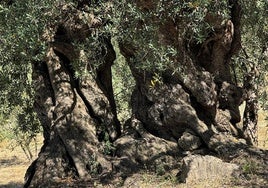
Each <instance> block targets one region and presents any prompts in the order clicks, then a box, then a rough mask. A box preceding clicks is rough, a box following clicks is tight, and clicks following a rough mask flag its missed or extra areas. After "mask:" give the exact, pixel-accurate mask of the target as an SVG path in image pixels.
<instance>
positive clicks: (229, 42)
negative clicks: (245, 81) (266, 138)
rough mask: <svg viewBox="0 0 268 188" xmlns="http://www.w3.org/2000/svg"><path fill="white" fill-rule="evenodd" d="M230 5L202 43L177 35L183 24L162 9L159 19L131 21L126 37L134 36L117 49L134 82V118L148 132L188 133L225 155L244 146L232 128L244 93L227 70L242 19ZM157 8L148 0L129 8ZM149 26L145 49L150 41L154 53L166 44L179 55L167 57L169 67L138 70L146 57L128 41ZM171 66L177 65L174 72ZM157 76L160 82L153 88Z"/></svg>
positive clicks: (236, 48)
mask: <svg viewBox="0 0 268 188" xmlns="http://www.w3.org/2000/svg"><path fill="white" fill-rule="evenodd" d="M162 3H163V2H162ZM229 3H230V6H231V10H230V11H231V16H232V18H231V19H230V20H228V21H225V23H224V24H223V25H221V24H216V25H214V28H215V30H214V33H212V34H211V35H209V36H208V38H207V39H206V40H205V41H204V42H203V43H202V44H201V45H200V44H198V43H197V42H196V43H195V42H192V41H189V40H188V39H187V37H186V36H183V35H181V33H183V32H185V28H187V25H183V24H185V20H183V19H182V18H180V17H178V18H174V19H173V20H171V19H170V18H169V14H168V12H164V11H163V12H162V13H161V18H159V17H157V16H155V17H154V16H152V17H151V18H147V19H143V20H138V19H137V20H134V21H136V22H134V21H133V20H132V25H137V29H136V32H134V33H131V34H132V35H133V36H134V37H133V36H132V35H130V36H129V37H126V39H125V40H124V41H122V42H121V44H120V49H121V52H122V54H123V55H124V56H125V57H126V60H127V62H128V64H129V66H130V68H131V71H132V74H133V76H134V77H135V80H136V89H135V91H134V93H133V95H132V103H131V104H132V108H133V115H134V117H136V118H137V119H138V120H139V121H141V122H142V123H143V126H144V127H145V129H146V130H148V131H149V132H150V133H151V134H153V135H155V136H158V137H161V138H164V139H167V140H173V141H174V140H175V141H176V140H178V139H180V138H181V136H182V135H183V133H184V131H186V130H187V129H190V130H192V131H193V132H194V134H197V135H198V136H199V137H201V138H202V140H203V142H204V143H205V144H206V145H207V147H208V148H210V149H211V150H213V151H216V152H218V153H222V154H226V155H231V153H232V150H233V149H232V148H233V147H238V146H241V145H243V143H242V142H240V141H238V140H239V139H241V138H242V139H243V138H244V135H243V133H242V132H243V130H241V129H240V128H239V127H238V126H237V123H238V122H240V121H241V117H240V112H239V109H238V107H239V105H240V104H241V102H242V95H243V92H242V88H240V87H238V86H237V85H235V83H234V82H233V80H232V79H233V78H232V75H231V71H230V60H231V57H232V55H234V54H236V53H238V51H239V50H240V46H241V43H240V42H241V41H240V16H241V15H240V6H239V3H238V2H237V1H230V2H229ZM156 6H157V2H152V1H148V2H147V1H146V2H145V1H136V2H135V3H133V7H137V10H140V11H141V12H143V13H144V14H146V12H148V11H150V12H154V11H157V9H156ZM168 6H169V4H168V3H167V4H166V7H168ZM151 15H153V14H151ZM155 15H157V13H156V14H155ZM206 19H207V21H208V22H209V21H210V20H214V21H215V19H218V20H217V21H216V22H213V23H210V24H215V23H222V20H221V18H220V17H213V15H212V14H210V13H207V16H206ZM127 26H128V24H127V23H126V24H125V27H127ZM151 27H153V28H156V29H155V30H154V32H155V33H157V35H154V34H151V38H150V35H148V36H149V37H148V38H143V40H145V41H144V44H145V45H146V44H150V41H152V40H154V41H158V43H159V44H158V47H159V49H158V50H159V51H161V47H170V46H171V47H172V48H173V49H175V50H176V51H177V52H178V54H177V56H176V57H171V58H170V65H169V66H168V67H167V69H165V70H164V71H162V72H161V71H157V70H155V72H154V71H150V70H145V71H144V70H141V69H139V68H137V67H138V64H139V63H140V61H146V56H145V58H143V59H140V54H142V52H140V51H139V49H140V48H141V47H139V46H137V44H136V43H134V42H132V41H130V40H128V38H135V37H136V38H138V37H139V35H140V33H139V32H150V31H148V30H147V31H142V29H141V28H151ZM125 29H127V28H125ZM140 36H141V37H142V35H140ZM153 37H155V38H153ZM146 40H148V41H146ZM155 48H157V46H155ZM148 49H150V46H148ZM159 58H161V57H159ZM174 67H175V68H176V67H179V68H180V69H179V71H176V69H174ZM156 73H157V74H158V75H160V77H161V81H160V82H158V83H157V84H154V82H155V81H154V79H155V78H154V75H155V74H156ZM152 83H153V84H152Z"/></svg>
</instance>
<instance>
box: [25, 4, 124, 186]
mask: <svg viewBox="0 0 268 188" xmlns="http://www.w3.org/2000/svg"><path fill="white" fill-rule="evenodd" d="M62 10H63V12H65V13H66V17H67V16H68V17H69V19H78V21H81V20H79V16H78V14H79V13H80V12H79V11H78V10H76V9H73V8H72V7H66V6H65V7H62ZM68 12H71V14H72V15H70V14H68ZM71 21H72V22H71V24H69V23H68V20H67V21H66V20H65V22H62V23H59V25H57V26H55V28H51V29H52V30H54V33H53V32H52V33H50V37H51V41H50V44H49V45H50V46H49V48H48V51H47V54H46V61H45V62H39V63H35V64H34V67H33V69H34V73H33V78H34V80H35V89H36V102H35V109H36V111H37V112H38V116H39V117H40V121H41V124H42V126H43V130H44V146H43V147H42V149H41V152H40V154H39V156H38V158H37V159H36V161H34V162H33V164H32V165H31V166H30V167H29V169H28V171H27V174H26V184H25V187H50V186H52V185H51V183H55V182H56V183H57V182H58V183H60V181H63V180H65V179H66V180H67V179H76V178H79V179H80V180H87V179H89V178H92V177H94V176H97V175H98V176H99V175H101V174H105V173H109V172H110V171H111V170H112V167H111V163H110V162H109V161H108V160H107V159H106V158H105V156H104V155H103V145H102V143H101V141H104V139H109V140H110V141H113V140H115V139H116V138H117V137H118V136H119V135H120V132H121V131H120V124H119V121H118V120H117V116H116V109H115V102H114V98H113V90H112V85H111V84H112V82H111V65H112V63H113V61H114V59H115V52H114V50H113V48H112V46H111V43H110V38H109V36H103V38H101V39H100V40H102V41H104V44H103V45H104V46H103V52H102V53H101V55H102V56H103V57H100V58H104V62H103V64H102V65H101V66H100V67H99V68H98V69H97V71H96V76H95V77H93V76H88V77H85V78H80V79H78V78H75V72H74V70H73V68H72V66H71V61H74V60H77V59H79V52H78V51H77V50H75V46H73V44H72V43H71V42H70V41H71V40H74V39H75V37H77V38H79V40H83V39H84V38H85V37H90V34H91V33H90V32H91V27H92V28H93V27H97V26H96V25H94V24H100V23H98V22H94V19H93V20H92V22H91V23H87V25H86V24H85V25H81V23H80V24H79V25H75V24H76V23H75V22H74V23H73V21H74V20H71ZM68 24H69V25H68ZM89 24H91V26H88V25H89ZM85 63H89V64H93V63H95V62H85ZM106 135H108V137H109V138H106V137H107V136H106Z"/></svg>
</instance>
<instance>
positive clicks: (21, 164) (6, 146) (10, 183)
mask: <svg viewBox="0 0 268 188" xmlns="http://www.w3.org/2000/svg"><path fill="white" fill-rule="evenodd" d="M41 144H42V138H41V136H40V137H38V147H39V148H40V146H41ZM10 146H11V142H10V141H6V140H5V141H3V142H1V143H0V187H5V188H18V187H20V188H21V187H22V186H23V182H24V174H25V172H26V170H27V168H28V167H29V165H30V164H31V161H29V160H28V159H27V157H26V155H25V154H24V152H23V150H22V149H21V148H20V147H15V148H14V149H12V148H11V147H10ZM31 149H32V151H35V149H34V146H31ZM35 156H36V154H35Z"/></svg>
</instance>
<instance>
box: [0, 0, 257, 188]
mask: <svg viewBox="0 0 268 188" xmlns="http://www.w3.org/2000/svg"><path fill="white" fill-rule="evenodd" d="M18 10H21V11H18ZM22 10H23V11H24V12H28V14H27V13H26V14H24V13H23V11H22ZM119 10H120V11H119ZM40 12H41V13H42V14H41V13H40ZM0 13H1V24H2V25H5V26H6V27H7V28H8V29H7V30H8V31H9V32H5V31H4V29H1V30H0V32H1V34H2V33H3V37H1V38H0V42H1V43H3V44H4V45H3V46H4V47H3V48H1V49H0V50H1V54H4V51H8V50H10V52H9V53H8V55H6V56H3V58H2V59H1V63H2V62H3V65H1V70H2V69H3V70H10V73H12V74H11V75H12V76H14V79H15V80H16V79H18V75H22V76H24V79H25V78H26V80H27V81H29V82H27V87H24V86H23V85H24V84H25V83H22V82H19V86H20V87H18V90H17V93H15V94H17V95H18V96H17V98H18V101H16V102H20V97H19V95H20V94H21V93H23V92H25V93H27V96H28V98H31V99H32V100H31V103H30V104H32V106H33V109H34V110H35V112H36V115H37V117H38V118H39V121H40V123H41V126H42V128H43V135H44V145H43V147H42V148H41V151H40V154H39V156H38V158H37V159H36V160H35V161H34V162H33V163H32V165H31V166H30V167H29V169H28V171H27V173H26V184H25V187H38V186H39V187H47V186H51V185H52V184H56V185H59V184H60V183H64V182H67V180H79V181H84V182H85V181H90V180H92V179H99V180H103V181H109V180H112V178H113V177H114V176H115V175H118V174H119V175H121V177H124V176H126V174H128V173H134V172H136V171H137V170H138V169H139V168H142V167H144V165H145V164H146V165H149V166H150V165H151V166H154V165H160V163H161V165H163V164H162V163H163V161H169V166H171V165H170V164H173V168H178V164H177V161H176V158H175V157H174V156H178V155H179V154H180V153H181V151H182V150H186V151H189V150H190V151H192V150H196V149H200V148H208V149H209V150H210V151H212V152H215V153H216V154H221V155H222V156H224V157H226V158H229V157H231V156H232V157H233V156H235V155H238V154H239V152H238V151H239V149H242V148H246V147H247V145H246V143H245V142H244V141H246V142H247V144H249V145H251V144H253V143H254V142H255V140H254V136H255V135H254V134H253V135H250V134H249V132H248V129H247V124H245V125H244V126H240V125H239V124H238V123H239V122H240V121H241V115H240V112H239V108H238V107H239V105H240V104H241V103H242V102H243V101H244V100H245V91H248V90H247V89H250V90H252V87H251V86H248V85H246V83H248V84H250V83H251V82H250V81H249V80H248V81H247V80H246V81H245V84H244V86H245V87H244V88H243V85H239V83H238V82H237V79H236V74H235V72H234V69H233V67H232V65H234V60H233V57H234V56H235V55H238V53H239V51H240V50H241V31H242V28H241V18H242V13H241V4H240V2H239V1H235V0H229V1H209V0H200V1H166V0H155V1H154V0H146V1H144V0H134V1H128V0H126V1H121V2H115V1H81V0H79V1H66V2H65V1H55V2H54V1H46V2H43V3H41V4H38V3H37V1H26V0H25V1H14V2H9V3H7V2H3V3H1V10H0ZM40 14H41V15H42V16H40ZM11 16H13V17H14V16H15V20H13V19H7V20H6V18H10V17H11ZM25 28H26V29H25ZM16 35H17V36H16ZM112 37H113V39H114V40H117V42H118V44H119V48H120V51H121V53H122V54H123V56H124V57H125V59H126V65H125V66H129V68H130V69H131V74H132V76H133V77H134V79H135V89H134V91H133V93H132V97H131V101H130V104H131V108H132V116H131V117H129V119H128V120H127V121H126V123H125V124H124V125H120V122H119V121H118V118H117V113H118V111H117V108H116V102H115V99H114V98H115V96H114V92H113V85H112V72H111V67H112V65H113V62H114V60H115V58H116V54H115V51H114V47H115V46H114V43H113V44H112V42H111V38H112ZM15 39H16V40H15ZM12 40H14V42H17V45H14V43H12V42H11V41H12ZM7 62H13V63H14V66H13V67H12V66H10V65H8V64H7ZM4 63H6V64H7V65H6V64H4ZM4 66H6V67H4ZM237 67H238V66H237ZM4 68H5V69H4ZM18 68H19V69H18ZM21 68H23V69H22V70H23V71H21V72H20V71H19V70H20V69H21ZM14 70H16V71H18V74H13V73H14ZM29 72H30V73H31V74H29ZM15 73H16V72H15ZM25 73H26V74H25ZM1 74H2V71H1ZM129 76H131V75H129ZM2 78H5V79H6V81H9V82H10V83H12V82H11V80H12V79H13V78H12V77H5V76H1V81H2ZM6 81H4V79H3V82H4V83H6ZM5 86H6V87H7V88H9V86H8V84H5ZM26 89H28V90H26ZM25 90H26V91H25ZM8 91H9V90H8ZM253 92H254V91H253ZM7 93H8V92H7ZM12 100H13V98H10V99H9V100H8V101H12ZM248 101H251V100H249V98H248ZM255 109H256V106H255V105H253V106H252V108H249V110H251V111H252V110H253V111H254V110H255ZM254 112H255V111H254ZM245 114H246V116H245V117H247V116H248V117H249V118H251V119H250V121H251V122H253V124H254V121H255V120H256V117H255V116H254V117H252V116H251V114H250V113H249V114H248V115H247V111H246V113H245ZM245 123H247V121H245ZM254 126H255V125H253V127H254ZM163 158H164V160H162V159H163ZM170 168H171V167H169V169H170Z"/></svg>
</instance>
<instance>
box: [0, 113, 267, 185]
mask: <svg viewBox="0 0 268 188" xmlns="http://www.w3.org/2000/svg"><path fill="white" fill-rule="evenodd" d="M266 114H267V113H266V112H261V113H260V114H259V135H258V136H259V147H260V148H263V149H268V121H267V120H265V117H266ZM41 145H42V138H41V136H39V137H38V147H39V148H40V147H41ZM9 146H10V142H8V141H4V142H1V143H0V187H1V188H3V187H5V188H18V187H22V186H23V182H24V174H25V172H26V170H27V168H28V166H29V165H30V164H31V161H29V160H28V159H27V157H26V155H25V154H24V152H23V150H22V149H21V148H20V147H16V148H14V149H13V150H11V148H10V147H9ZM31 148H32V151H34V150H35V149H34V146H32V147H31ZM141 175H142V178H141V179H142V180H141V181H140V182H139V183H140V184H139V186H140V187H181V188H185V187H196V188H198V187H200V188H204V187H210V188H212V187H218V186H219V185H218V184H215V183H217V182H214V183H211V184H210V183H208V182H204V183H202V182H199V183H198V184H191V185H187V184H179V185H178V184H177V185H176V184H175V182H174V181H173V180H172V179H163V178H160V179H159V177H155V176H151V175H148V174H147V175H145V174H139V175H138V176H141ZM134 179H135V178H134ZM129 183H130V187H134V186H135V181H134V185H132V186H131V182H129ZM136 183H137V182H136ZM227 187H228V186H227Z"/></svg>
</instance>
